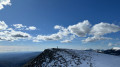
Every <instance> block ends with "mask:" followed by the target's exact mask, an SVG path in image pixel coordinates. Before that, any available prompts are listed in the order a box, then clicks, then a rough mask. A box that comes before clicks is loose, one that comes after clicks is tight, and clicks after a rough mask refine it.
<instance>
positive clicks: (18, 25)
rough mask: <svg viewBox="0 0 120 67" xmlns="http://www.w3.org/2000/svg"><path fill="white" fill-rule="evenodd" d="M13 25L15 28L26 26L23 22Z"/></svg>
mask: <svg viewBox="0 0 120 67" xmlns="http://www.w3.org/2000/svg"><path fill="white" fill-rule="evenodd" d="M13 26H14V27H15V28H25V27H26V26H24V25H22V24H13Z"/></svg>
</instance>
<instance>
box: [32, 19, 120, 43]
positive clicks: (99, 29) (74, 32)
mask: <svg viewBox="0 0 120 67" xmlns="http://www.w3.org/2000/svg"><path fill="white" fill-rule="evenodd" d="M54 29H58V30H59V31H58V32H57V33H54V34H51V35H38V36H37V37H35V38H34V42H39V41H41V40H45V41H47V40H60V42H61V43H69V42H71V41H72V40H73V39H74V38H76V36H77V37H87V38H86V39H85V40H82V42H94V41H99V40H110V39H112V38H109V37H104V35H105V34H108V33H113V32H114V33H115V32H118V31H120V27H119V26H117V25H115V24H109V23H103V22H101V23H98V24H95V25H94V26H92V25H91V24H90V23H89V21H88V20H84V21H83V22H79V23H78V24H75V25H70V26H68V27H66V28H65V27H63V26H60V25H55V26H54ZM70 35H71V36H74V37H72V38H71V37H70Z"/></svg>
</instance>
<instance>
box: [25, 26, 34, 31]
mask: <svg viewBox="0 0 120 67" xmlns="http://www.w3.org/2000/svg"><path fill="white" fill-rule="evenodd" d="M26 30H36V27H35V26H29V27H28V28H26Z"/></svg>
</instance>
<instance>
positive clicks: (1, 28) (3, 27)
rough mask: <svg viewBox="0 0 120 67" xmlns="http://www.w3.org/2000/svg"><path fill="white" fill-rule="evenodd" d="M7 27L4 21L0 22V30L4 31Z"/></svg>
mask: <svg viewBox="0 0 120 67" xmlns="http://www.w3.org/2000/svg"><path fill="white" fill-rule="evenodd" d="M7 27H8V25H6V24H5V22H4V21H0V30H5V29H6V28H7Z"/></svg>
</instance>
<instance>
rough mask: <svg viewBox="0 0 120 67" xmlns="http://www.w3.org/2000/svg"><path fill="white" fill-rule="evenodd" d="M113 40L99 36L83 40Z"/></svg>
mask: <svg viewBox="0 0 120 67" xmlns="http://www.w3.org/2000/svg"><path fill="white" fill-rule="evenodd" d="M110 39H112V38H108V37H99V36H93V37H88V38H86V39H85V40H82V41H83V42H94V41H98V40H110Z"/></svg>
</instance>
